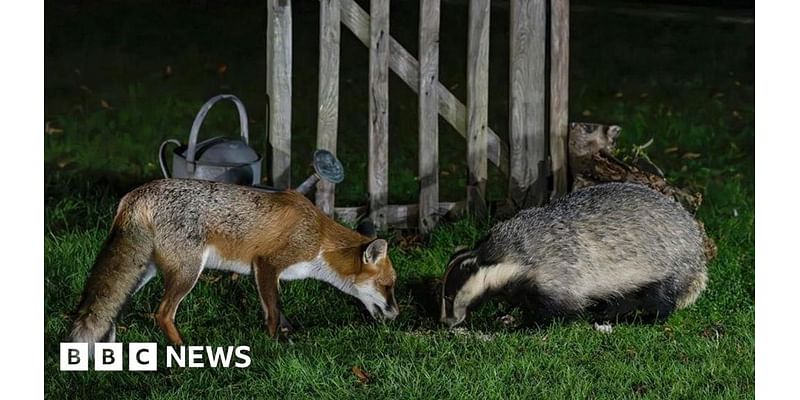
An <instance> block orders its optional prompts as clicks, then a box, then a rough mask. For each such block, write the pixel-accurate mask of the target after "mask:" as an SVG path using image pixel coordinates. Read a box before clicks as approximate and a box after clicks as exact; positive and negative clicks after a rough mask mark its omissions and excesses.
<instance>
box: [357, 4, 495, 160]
mask: <svg viewBox="0 0 800 400" xmlns="http://www.w3.org/2000/svg"><path fill="white" fill-rule="evenodd" d="M341 2H342V23H343V24H344V25H346V26H347V27H348V28H350V31H352V32H353V34H354V35H356V37H357V38H358V40H360V41H361V43H363V44H364V45H365V46H367V47H369V43H370V41H369V26H370V17H369V14H367V12H366V11H364V9H362V8H361V7H360V6H359V5H358V4H357V3H356V2H355V0H341ZM389 68H391V69H392V71H394V72H395V73H396V74H397V76H398V77H400V79H402V80H403V82H405V83H406V85H408V87H409V88H410V89H411V90H413V91H414V92H418V91H419V74H418V73H417V71H419V62H417V60H416V59H415V58H414V56H412V55H411V53H409V52H408V50H406V49H404V48H403V46H401V45H400V43H398V42H397V41H396V40H394V39H392V38H391V37H389ZM437 89H438V92H439V114H441V116H442V118H443V119H444V120H445V121H447V122H448V123H449V124H450V125H451V126H453V128H455V130H456V131H457V132H458V133H459V134H460V135H461V136H463V137H465V138H466V137H467V122H466V120H467V109H466V107H465V106H464V104H463V103H461V101H459V100H458V98H456V96H455V95H453V93H451V92H450V90H449V89H447V87H446V86H444V85H442V83H441V82H439V83H438V84H437ZM487 130H488V136H489V139H488V140H489V145H488V146H489V149H488V151H489V161H491V162H492V163H493V164H495V165H496V166H497V168H498V169H500V171H501V172H502V173H503V174H506V175H507V174H508V147H507V146H506V145H505V143H503V141H502V140H501V139H500V138H499V137H498V136H497V134H495V133H494V132H493V131H492V129H491V128H487Z"/></svg>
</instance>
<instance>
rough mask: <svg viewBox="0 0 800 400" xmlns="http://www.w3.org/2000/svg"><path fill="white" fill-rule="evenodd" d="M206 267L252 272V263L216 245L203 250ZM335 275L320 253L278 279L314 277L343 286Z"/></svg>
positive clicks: (289, 269) (203, 264) (288, 269)
mask: <svg viewBox="0 0 800 400" xmlns="http://www.w3.org/2000/svg"><path fill="white" fill-rule="evenodd" d="M205 268H211V269H217V270H222V271H231V272H236V273H238V274H245V275H249V274H250V273H251V272H252V267H251V266H250V264H247V263H243V262H241V261H236V260H228V259H226V258H224V257H222V256H221V255H220V254H219V252H218V251H217V249H216V248H214V246H207V247H206V248H205V250H203V261H202V269H205ZM335 275H336V274H335V273H334V272H333V271H331V270H330V267H329V266H328V263H326V262H325V260H324V258H322V255H321V254H320V255H318V256H317V257H316V258H314V259H312V260H310V261H302V262H299V263H296V264H292V265H290V266H288V267H287V268H286V269H284V270H283V272H281V274H280V276H279V277H278V279H280V280H282V281H294V280H299V279H306V278H314V279H319V280H323V281H326V282H329V283H332V284H334V285H335V286H341V284H340V283H339V282H336V281H338V280H339V279H336V278H338V277H336V276H335Z"/></svg>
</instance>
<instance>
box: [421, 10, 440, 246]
mask: <svg viewBox="0 0 800 400" xmlns="http://www.w3.org/2000/svg"><path fill="white" fill-rule="evenodd" d="M439 12H440V0H421V3H420V10H419V229H420V231H421V232H422V233H428V232H430V231H431V230H432V229H433V227H434V226H435V225H436V222H437V218H438V216H437V214H436V212H437V211H438V209H439V91H438V86H439Z"/></svg>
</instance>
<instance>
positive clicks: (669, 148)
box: [664, 147, 678, 154]
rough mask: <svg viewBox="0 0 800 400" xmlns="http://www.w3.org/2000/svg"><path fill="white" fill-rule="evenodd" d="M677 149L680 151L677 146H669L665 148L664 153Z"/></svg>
mask: <svg viewBox="0 0 800 400" xmlns="http://www.w3.org/2000/svg"><path fill="white" fill-rule="evenodd" d="M676 151H678V148H677V147H668V148H666V149H664V153H666V154H669V153H674V152H676Z"/></svg>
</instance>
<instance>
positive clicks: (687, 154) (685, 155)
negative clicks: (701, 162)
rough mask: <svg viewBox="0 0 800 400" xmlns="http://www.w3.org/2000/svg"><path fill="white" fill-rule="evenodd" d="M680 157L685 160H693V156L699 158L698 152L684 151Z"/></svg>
mask: <svg viewBox="0 0 800 400" xmlns="http://www.w3.org/2000/svg"><path fill="white" fill-rule="evenodd" d="M681 158H684V159H686V160H694V159H695V158H700V153H684V155H683V156H681Z"/></svg>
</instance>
